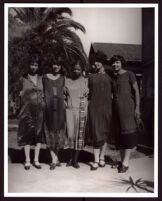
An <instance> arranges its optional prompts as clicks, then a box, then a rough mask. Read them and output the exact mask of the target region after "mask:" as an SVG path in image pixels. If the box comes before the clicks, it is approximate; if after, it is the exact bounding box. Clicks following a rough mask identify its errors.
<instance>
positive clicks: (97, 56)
mask: <svg viewBox="0 0 162 201" xmlns="http://www.w3.org/2000/svg"><path fill="white" fill-rule="evenodd" d="M106 61H107V56H106V54H104V53H103V52H102V51H97V52H96V54H95V57H94V62H100V63H102V64H105V63H106Z"/></svg>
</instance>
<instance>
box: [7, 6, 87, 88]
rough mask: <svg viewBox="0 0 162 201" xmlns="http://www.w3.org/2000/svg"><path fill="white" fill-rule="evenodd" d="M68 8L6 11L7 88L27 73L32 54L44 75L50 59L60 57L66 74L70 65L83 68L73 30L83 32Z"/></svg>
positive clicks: (14, 9) (78, 44)
mask: <svg viewBox="0 0 162 201" xmlns="http://www.w3.org/2000/svg"><path fill="white" fill-rule="evenodd" d="M71 16H72V11H71V9H70V8H10V10H9V88H10V91H11V92H14V91H15V90H16V86H17V85H16V82H17V80H18V78H19V77H20V75H22V72H24V71H26V69H27V63H28V62H27V60H28V58H29V57H30V56H31V54H33V52H34V53H35V52H36V53H38V54H40V56H41V60H42V63H43V67H44V72H46V68H47V66H48V61H49V60H50V59H55V58H56V57H58V56H61V57H62V58H63V60H64V67H65V68H66V70H67V71H68V72H69V73H70V72H71V70H72V66H73V63H74V62H75V61H76V60H78V59H79V60H81V61H82V63H83V64H84V66H85V68H86V67H87V66H88V62H87V61H88V59H87V56H86V54H85V52H84V48H83V45H82V42H81V40H80V38H79V37H78V35H77V34H76V32H75V30H80V31H82V32H83V33H85V28H84V27H83V26H82V25H81V24H80V23H78V22H75V21H74V20H72V19H71Z"/></svg>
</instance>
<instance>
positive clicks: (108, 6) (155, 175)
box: [4, 3, 158, 198]
mask: <svg viewBox="0 0 162 201" xmlns="http://www.w3.org/2000/svg"><path fill="white" fill-rule="evenodd" d="M10 7H70V8H74V7H75V8H96V7H97V8H154V9H155V21H154V22H155V32H154V36H155V37H154V42H155V43H154V44H155V45H154V50H155V59H154V84H155V85H154V86H155V87H154V94H155V95H154V100H155V102H154V111H155V112H154V183H155V185H154V193H139V194H138V193H9V192H8V9H9V8H10ZM4 26H5V27H4V41H5V43H4V103H5V105H4V197H102V198H104V197H106V198H107V197H116V198H117V197H120V198H121V197H158V4H157V3H149V4H148V3H145V4H142V3H138V4H134V3H132V4H126V3H122V4H118V3H112V4H111V3H102V4H98V3H97V4H88V3H86V4H75V3H72V4H71V3H68V4H66V3H23V4H22V3H4Z"/></svg>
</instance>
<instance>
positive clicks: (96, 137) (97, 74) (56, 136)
mask: <svg viewBox="0 0 162 201" xmlns="http://www.w3.org/2000/svg"><path fill="white" fill-rule="evenodd" d="M106 59H107V58H106V55H105V54H104V53H102V52H97V53H96V55H95V61H94V65H93V69H94V73H91V74H89V75H88V76H87V77H85V76H83V70H84V67H83V65H82V63H81V62H80V61H79V60H78V61H77V62H76V63H75V64H74V67H73V71H72V74H71V77H70V78H66V77H65V76H63V75H62V63H61V60H59V59H56V60H53V61H52V62H51V65H50V66H51V71H50V72H49V73H47V74H45V75H43V76H40V75H39V74H38V68H39V60H37V58H34V59H31V61H30V64H29V71H28V74H27V75H26V76H25V77H22V78H21V82H20V83H21V92H20V96H21V109H20V113H19V129H18V144H19V145H20V146H24V151H25V163H24V168H25V169H26V170H28V169H30V166H31V163H30V146H31V145H35V155H34V162H33V165H34V166H35V167H36V168H38V169H41V164H40V163H39V152H40V148H41V143H46V144H47V147H48V148H49V150H50V155H51V159H52V162H51V164H50V170H54V169H55V168H56V166H60V165H61V164H60V162H59V158H58V152H59V150H60V149H63V148H64V147H65V144H66V145H67V146H68V148H69V149H70V158H69V161H68V163H67V165H66V166H73V167H74V168H79V167H80V166H79V164H78V157H79V151H80V150H83V149H84V146H85V131H86V133H88V134H87V135H88V137H89V138H91V141H92V145H93V150H94V162H93V163H92V164H91V170H97V169H98V167H104V166H105V164H106V163H105V152H106V148H107V142H108V137H109V135H110V132H111V129H110V128H111V124H112V102H113V105H114V108H115V109H114V110H113V111H114V112H115V114H116V117H117V118H116V121H117V122H115V125H116V126H117V127H118V128H119V143H120V148H121V162H120V163H119V166H118V172H119V173H122V172H126V171H127V170H128V167H129V158H130V154H131V150H132V148H133V147H135V146H136V145H137V122H136V121H137V120H138V119H139V117H140V109H139V102H140V100H139V91H138V86H137V82H136V78H135V75H134V74H133V73H132V72H130V71H126V70H124V69H123V66H124V65H125V60H124V58H123V57H122V56H119V55H114V56H113V57H112V58H111V60H110V62H111V66H112V69H113V77H110V76H109V75H108V74H107V73H106V72H105V68H104V62H105V60H106Z"/></svg>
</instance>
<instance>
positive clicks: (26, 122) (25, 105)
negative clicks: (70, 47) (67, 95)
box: [18, 56, 44, 170]
mask: <svg viewBox="0 0 162 201" xmlns="http://www.w3.org/2000/svg"><path fill="white" fill-rule="evenodd" d="M38 67H39V60H38V58H37V57H34V56H33V57H32V58H31V59H30V64H29V72H28V74H27V75H26V76H25V77H21V79H20V85H19V87H20V88H21V91H20V98H21V109H20V113H19V127H18V145H19V146H24V151H25V164H24V168H25V170H29V169H30V146H31V145H35V156H34V163H33V165H34V166H35V167H36V168H38V169H41V165H40V163H39V152H40V148H41V143H42V142H43V120H44V100H43V85H42V76H40V75H38Z"/></svg>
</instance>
